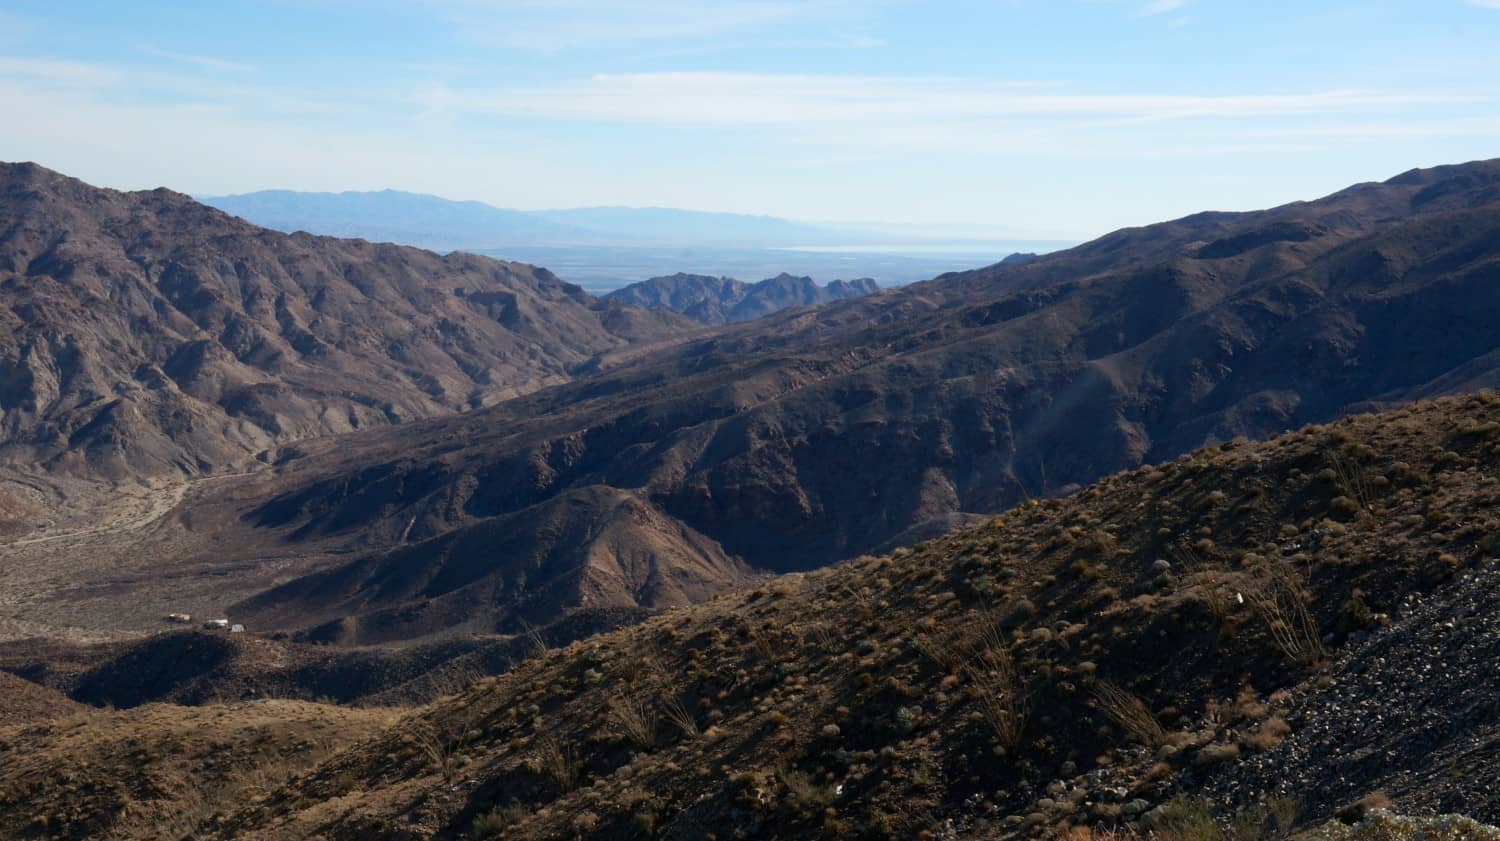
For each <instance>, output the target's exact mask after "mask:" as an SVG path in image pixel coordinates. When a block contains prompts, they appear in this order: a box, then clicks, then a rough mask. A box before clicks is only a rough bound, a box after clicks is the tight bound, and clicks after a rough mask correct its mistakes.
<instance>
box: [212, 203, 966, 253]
mask: <svg viewBox="0 0 1500 841" xmlns="http://www.w3.org/2000/svg"><path fill="white" fill-rule="evenodd" d="M198 200H199V201H201V202H203V203H204V204H207V205H209V206H211V207H216V208H218V209H220V210H223V211H224V212H226V213H230V214H233V215H235V216H239V217H241V218H243V219H246V220H248V221H250V222H253V223H255V224H257V225H263V226H265V227H268V228H273V229H275V230H279V231H286V232H295V231H307V232H309V233H315V234H325V235H329V236H339V237H359V238H362V239H369V240H377V241H391V242H399V243H402V244H405V245H415V246H420V247H423V248H433V249H438V250H445V251H446V250H453V249H463V250H470V251H472V250H479V249H486V250H488V249H497V248H503V247H505V246H528V247H540V246H575V247H576V246H603V247H623V246H635V247H641V246H661V245H673V246H685V245H696V246H719V247H734V248H774V247H781V248H788V247H797V246H818V245H851V244H860V243H863V244H869V245H875V244H880V243H888V242H891V241H892V240H893V234H892V233H891V232H887V231H880V230H866V229H864V228H861V227H859V226H855V225H849V224H819V223H810V222H794V221H791V220H787V219H780V218H777V217H774V216H752V215H747V214H738V213H715V212H706V211H695V210H679V209H676V208H665V207H580V208H568V209H561V210H508V209H503V208H498V207H495V206H493V205H489V204H485V203H483V202H477V201H453V200H451V199H444V198H439V197H438V196H431V195H425V194H422V193H408V192H402V191H399V190H380V191H375V192H344V193H307V192H298V191H294V190H263V191H260V192H255V193H244V194H240V195H229V196H200V197H198ZM901 234H902V237H901V238H900V239H901V241H906V240H918V241H920V240H924V239H931V240H942V241H949V242H951V241H954V240H955V239H959V237H954V236H951V235H949V234H948V228H946V227H943V226H931V227H921V226H913V227H910V228H906V229H902V230H901ZM965 238H968V239H975V240H978V239H985V237H977V236H973V235H972V234H970V235H969V236H967V237H965ZM989 238H990V239H993V237H989Z"/></svg>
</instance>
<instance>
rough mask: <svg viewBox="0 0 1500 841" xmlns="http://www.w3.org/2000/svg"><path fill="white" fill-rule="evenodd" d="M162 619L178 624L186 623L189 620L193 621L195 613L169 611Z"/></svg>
mask: <svg viewBox="0 0 1500 841" xmlns="http://www.w3.org/2000/svg"><path fill="white" fill-rule="evenodd" d="M162 619H163V620H165V621H167V622H173V623H176V624H178V625H186V624H188V623H189V622H192V621H193V615H192V614H191V613H168V614H167V615H166V616H163V617H162Z"/></svg>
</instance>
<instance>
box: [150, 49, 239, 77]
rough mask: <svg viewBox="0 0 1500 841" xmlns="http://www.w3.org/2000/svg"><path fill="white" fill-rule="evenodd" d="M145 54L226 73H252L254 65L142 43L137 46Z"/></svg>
mask: <svg viewBox="0 0 1500 841" xmlns="http://www.w3.org/2000/svg"><path fill="white" fill-rule="evenodd" d="M138 49H139V50H140V52H142V53H144V54H145V55H149V56H155V57H156V58H164V59H167V60H168V61H175V62H178V63H179V64H190V65H192V66H194V67H197V68H200V69H202V70H209V71H215V72H228V73H253V72H255V66H254V65H250V64H243V63H241V62H238V61H229V60H227V59H222V58H217V57H215V56H205V55H193V54H192V53H179V52H174V51H172V50H163V49H161V48H159V47H153V46H149V45H142V46H140V47H139V48H138Z"/></svg>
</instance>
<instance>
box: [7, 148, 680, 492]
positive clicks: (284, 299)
mask: <svg viewBox="0 0 1500 841" xmlns="http://www.w3.org/2000/svg"><path fill="white" fill-rule="evenodd" d="M627 310H628V308H626V307H622V306H620V305H619V304H614V303H604V302H599V301H596V300H594V299H593V298H591V297H589V296H588V295H587V294H585V293H584V292H583V291H582V290H581V289H579V288H578V287H575V286H572V285H571V284H567V283H564V282H562V281H561V280H559V279H558V278H556V277H555V276H553V275H552V274H550V273H549V272H547V271H545V270H542V269H535V268H533V267H530V266H525V265H521V264H515V263H504V262H500V261H496V260H489V259H485V258H481V257H475V256H470V255H463V254H452V255H449V256H446V257H443V256H438V255H436V254H432V253H429V252H425V251H419V250H417V249H413V248H402V247H397V246H391V245H376V244H371V243H368V242H364V241H359V240H335V239H328V238H323V237H313V236H308V235H306V234H296V235H285V234H280V233H275V232H272V231H268V230H264V229H261V228H257V227H254V226H252V225H249V224H247V223H245V222H243V221H241V220H239V219H235V218H233V217H230V216H227V215H225V214H223V213H221V212H219V211H216V210H213V209H211V208H208V207H205V206H203V205H200V204H198V203H196V202H194V201H192V200H191V199H189V198H188V197H186V196H183V195H179V194H176V193H172V192H170V191H167V190H154V191H151V192H141V193H119V192H115V191H112V190H100V189H96V188H93V187H90V186H88V185H86V184H84V183H82V182H80V181H76V180H74V179H71V178H66V177H64V176H61V175H58V174H57V173H54V172H50V171H48V170H46V169H43V168H41V167H38V166H35V165H32V164H5V165H0V325H3V335H0V462H4V463H8V464H12V465H24V466H28V467H30V466H40V467H42V468H44V469H48V470H53V471H63V472H68V473H73V474H79V475H89V476H95V477H107V478H110V479H124V478H130V477H139V476H143V475H157V474H178V473H188V474H192V473H198V472H202V471H211V470H215V469H219V468H222V467H225V466H226V465H229V464H232V463H234V462H236V461H238V460H241V459H243V458H245V457H246V456H247V455H250V454H254V453H257V452H260V451H263V450H266V449H268V448H270V447H273V446H275V445H277V444H279V443H282V442H285V441H289V440H294V439H301V438H308V437H313V436H319V435H328V434H334V433H340V432H346V431H349V430H352V429H360V428H364V427H368V426H372V425H381V424H387V423H391V422H395V421H402V420H409V419H412V418H420V417H429V416H433V415H439V414H446V413H451V412H454V411H457V410H460V409H464V408H469V407H472V406H477V405H482V404H484V403H488V402H493V401H495V400H497V399H500V398H503V397H507V396H514V395H516V394H521V393H525V392H527V391H531V390H535V389H537V388H540V387H543V386H546V385H550V384H555V383H558V382H562V381H565V380H567V379H568V378H569V376H570V373H571V372H572V371H573V370H574V369H575V368H576V367H578V366H581V365H584V364H586V363H589V362H590V361H591V360H595V359H596V358H597V357H598V356H600V355H601V354H604V353H607V352H608V351H610V350H613V349H617V348H621V347H624V346H626V345H627V344H628V343H629V342H631V341H634V340H640V339H651V338H657V337H661V336H665V335H669V334H671V333H672V332H674V331H678V330H681V329H682V327H683V324H684V322H682V321H679V320H675V319H674V318H673V317H671V316H670V315H669V314H662V313H643V312H636V311H629V312H627Z"/></svg>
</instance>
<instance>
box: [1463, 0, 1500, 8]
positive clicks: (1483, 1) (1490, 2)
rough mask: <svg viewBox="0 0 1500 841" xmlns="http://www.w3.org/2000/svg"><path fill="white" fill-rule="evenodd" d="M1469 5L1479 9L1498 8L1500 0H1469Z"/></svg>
mask: <svg viewBox="0 0 1500 841" xmlns="http://www.w3.org/2000/svg"><path fill="white" fill-rule="evenodd" d="M1469 5H1471V6H1478V7H1479V8H1481V9H1500V0H1469Z"/></svg>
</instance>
